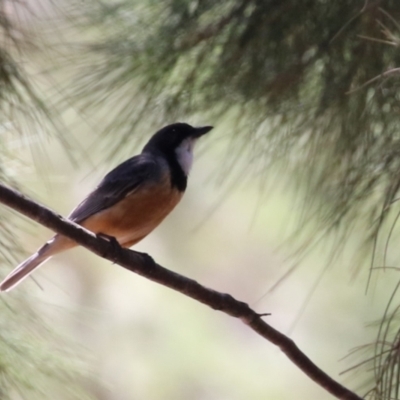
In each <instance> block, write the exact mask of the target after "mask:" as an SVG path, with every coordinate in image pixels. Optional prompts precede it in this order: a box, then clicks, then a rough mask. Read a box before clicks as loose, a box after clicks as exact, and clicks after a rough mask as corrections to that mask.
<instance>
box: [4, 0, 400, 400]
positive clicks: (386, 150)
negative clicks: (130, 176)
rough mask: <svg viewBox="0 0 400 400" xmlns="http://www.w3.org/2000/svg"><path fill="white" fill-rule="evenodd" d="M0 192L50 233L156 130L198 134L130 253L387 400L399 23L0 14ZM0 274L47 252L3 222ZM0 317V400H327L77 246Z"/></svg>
mask: <svg viewBox="0 0 400 400" xmlns="http://www.w3.org/2000/svg"><path fill="white" fill-rule="evenodd" d="M0 15H1V18H0V26H1V31H2V36H1V46H0V85H1V95H0V111H1V112H0V152H1V160H0V178H1V179H2V181H3V182H5V183H7V184H9V185H12V186H14V187H16V188H18V189H19V190H20V191H22V192H23V193H24V194H26V195H27V196H30V197H32V198H33V199H35V200H37V201H38V202H40V203H42V204H45V205H47V206H49V207H50V208H52V209H53V210H55V211H56V212H58V213H60V214H62V215H67V214H68V213H69V212H70V210H71V209H72V208H73V207H74V206H75V205H76V204H77V203H78V202H80V201H81V200H82V198H83V197H84V196H85V195H86V194H87V193H89V192H90V191H91V190H92V189H93V188H94V186H95V185H96V184H97V183H98V181H99V180H100V179H101V177H102V176H103V175H104V174H105V173H106V172H107V171H109V170H110V169H111V168H113V167H114V166H116V165H117V164H118V163H119V162H121V161H123V160H125V159H126V158H128V157H130V156H132V155H134V154H137V153H138V152H140V151H141V147H142V146H143V144H144V143H145V142H146V141H147V140H148V138H149V137H150V136H151V134H152V133H154V132H155V131H156V130H157V129H159V128H160V127H162V126H163V125H165V124H167V123H172V122H175V121H182V122H188V123H190V124H192V125H214V126H215V129H214V130H213V131H212V132H211V133H210V134H209V135H207V136H206V137H204V139H202V140H201V142H199V143H198V147H197V148H196V151H195V163H194V167H193V170H192V172H191V176H190V179H189V185H188V190H187V192H186V194H185V196H184V198H183V200H182V202H181V203H180V204H179V205H178V207H177V208H176V209H175V210H174V211H173V213H171V215H170V216H168V218H167V219H166V220H165V221H164V222H163V223H162V225H161V226H160V227H159V228H157V229H156V230H155V231H154V232H153V233H152V234H151V235H150V236H149V237H147V238H146V239H145V240H143V241H142V242H141V243H140V244H138V245H137V246H135V249H136V250H138V251H144V252H147V253H149V254H151V255H152V257H153V258H154V259H155V260H156V261H157V262H159V263H160V264H161V265H163V266H165V267H167V268H170V269H172V270H174V271H177V272H179V273H181V274H183V275H185V276H188V277H190V278H193V279H195V280H197V281H198V282H200V283H201V284H203V285H205V286H208V287H211V288H213V289H215V290H218V291H221V292H227V293H230V294H231V295H233V296H234V297H235V298H237V299H239V300H242V301H245V302H247V303H249V304H250V306H251V307H253V308H254V309H256V310H257V311H259V312H263V313H265V312H270V313H271V314H272V315H271V316H270V317H268V318H267V322H268V323H270V324H271V325H272V326H273V327H275V328H276V329H278V330H280V331H282V332H283V333H285V334H287V335H289V336H290V337H291V338H292V339H293V340H294V341H295V342H296V343H297V345H298V346H299V347H300V348H301V349H302V350H303V351H304V352H305V353H306V354H307V355H308V356H309V357H310V358H311V359H312V360H313V361H314V362H315V363H316V364H317V365H318V366H319V367H321V368H322V369H323V370H324V371H326V372H327V373H328V374H330V375H331V376H332V377H333V378H334V379H337V380H339V381H340V382H342V383H343V384H344V385H346V386H348V387H350V388H351V389H353V390H356V391H357V392H358V393H359V394H360V395H364V394H368V398H376V399H389V398H391V399H394V398H399V395H400V393H399V381H400V377H399V375H400V374H399V373H398V371H399V367H398V364H399V355H398V346H399V337H398V336H399V335H398V332H399V319H398V309H399V307H398V300H397V291H396V290H397V286H398V278H397V274H398V270H397V268H398V264H399V256H400V253H399V251H400V248H399V247H398V246H396V243H397V239H398V236H399V232H398V228H397V226H396V225H397V219H398V215H399V214H398V213H399V210H398V209H397V207H398V204H397V200H398V191H399V187H400V180H399V179H400V174H399V168H400V161H399V157H398V154H399V150H400V145H399V134H398V126H399V124H398V118H399V104H398V101H399V95H398V91H397V85H398V79H397V78H396V74H397V69H396V66H397V65H398V61H399V51H398V46H399V44H400V41H399V39H398V37H399V35H400V25H399V23H400V6H399V5H398V4H397V3H396V2H395V1H389V0H387V1H378V2H374V3H370V2H359V1H354V2H348V3H347V4H345V5H343V4H329V3H328V2H325V1H322V0H320V1H314V2H308V1H294V0H293V1H290V0H285V1H280V2H274V1H270V2H264V1H256V0H254V1H239V0H232V1H227V2H223V4H215V3H214V2H211V1H205V0H204V1H187V0H179V1H178V0H168V1H164V2H155V1H152V0H140V1H134V0H122V1H119V2H113V1H102V2H100V1H95V0H93V1H92V0H88V1H85V2H80V1H78V2H74V1H68V2H64V1H61V0H58V1H57V2H55V1H54V2H53V1H52V0H47V1H32V0H31V1H29V2H24V1H20V2H16V1H12V0H8V1H4V2H2V4H1V5H0ZM0 226H1V231H0V244H1V249H0V255H1V273H2V274H3V276H5V275H6V274H7V273H8V272H9V271H10V270H11V268H13V267H14V266H15V265H17V264H18V263H19V262H20V261H21V260H22V259H23V258H24V257H25V256H27V255H28V254H30V253H31V252H33V251H35V250H36V248H37V247H39V246H40V245H41V244H42V243H43V242H44V241H46V240H47V239H48V238H49V237H50V236H51V235H52V234H51V232H49V231H48V230H46V229H44V228H41V227H40V226H38V225H37V224H35V223H33V222H30V221H27V220H26V219H23V218H21V217H19V216H18V215H16V213H14V212H12V211H10V210H9V209H6V208H5V207H0ZM0 300H1V302H0V337H1V339H2V340H1V341H0V365H1V368H0V376H1V380H2V384H1V385H0V398H4V399H12V400H14V399H25V398H27V399H54V398H57V399H60V400H61V399H86V398H87V399H101V400H103V399H104V400H113V399H119V400H125V399H140V400H142V399H146V400H152V399H165V400H168V399H188V398H190V399H199V400H200V399H201V400H206V399H207V400H208V399H213V400H217V399H218V400H223V399H234V400H236V399H237V400H239V399H244V398H250V399H265V398H270V399H277V400H285V399H292V398H293V394H294V393H295V396H296V397H297V398H308V399H321V400H322V399H330V398H332V397H331V396H330V395H329V394H328V393H326V392H325V391H324V390H323V389H322V388H320V387H318V386H317V385H316V384H315V383H313V382H312V381H311V380H309V379H308V378H307V377H306V376H305V375H304V374H303V373H302V372H301V371H299V370H298V369H297V368H296V367H295V366H294V365H293V364H292V363H291V362H290V361H289V360H288V359H287V358H286V357H285V356H284V355H283V354H282V353H281V352H280V351H279V350H278V349H277V348H275V347H274V346H273V345H272V344H270V343H268V342H266V341H265V340H262V339H261V338H260V337H257V336H256V335H255V334H254V333H253V332H251V331H250V330H249V329H247V328H246V326H245V325H243V324H242V323H241V322H240V321H237V320H234V319H232V318H229V317H227V316H226V315H224V314H222V313H218V312H215V311H213V310H210V309H207V308H206V307H204V306H202V305H200V304H198V303H196V302H194V301H192V300H190V299H189V298H185V297H184V296H182V295H180V294H178V293H174V292H172V291H171V290H169V289H167V288H164V287H162V286H158V285H156V284H154V283H152V282H149V281H147V280H145V279H143V278H141V277H139V276H135V275H134V274H132V273H129V272H128V271H125V270H124V269H122V268H120V267H118V266H117V265H112V264H111V263H110V262H108V261H104V260H101V259H99V258H98V257H96V256H94V255H92V254H90V253H89V252H88V251H86V250H84V249H76V250H72V251H69V252H67V253H65V254H63V255H60V256H57V257H56V258H54V259H52V260H51V261H49V262H48V263H47V264H46V265H45V266H43V267H42V268H41V269H40V270H39V271H38V272H37V273H35V275H34V279H29V280H27V281H25V282H24V283H23V284H22V285H20V286H18V288H16V289H15V290H14V291H12V292H11V293H9V294H7V295H3V296H1V299H0Z"/></svg>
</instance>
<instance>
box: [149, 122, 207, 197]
mask: <svg viewBox="0 0 400 400" xmlns="http://www.w3.org/2000/svg"><path fill="white" fill-rule="evenodd" d="M212 128H213V127H212V126H203V127H200V128H195V127H193V126H190V125H188V124H184V123H176V124H172V125H168V126H165V127H164V128H162V129H161V130H159V131H158V132H156V133H155V134H154V135H153V137H152V138H151V139H150V140H149V141H148V143H147V144H146V146H144V148H143V153H152V154H155V155H158V156H162V157H163V158H164V159H165V160H166V161H167V163H168V165H169V167H170V172H171V185H172V186H173V187H176V188H177V189H178V190H179V191H182V192H183V191H184V190H185V189H186V184H187V176H188V174H189V171H190V168H191V165H192V161H193V148H194V144H195V142H196V139H198V138H199V137H200V136H203V135H204V134H206V133H207V132H209V131H210V130H211V129H212Z"/></svg>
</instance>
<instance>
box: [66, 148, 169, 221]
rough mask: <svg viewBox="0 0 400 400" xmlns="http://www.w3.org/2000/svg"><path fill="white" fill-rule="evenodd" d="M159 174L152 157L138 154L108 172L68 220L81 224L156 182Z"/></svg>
mask: <svg viewBox="0 0 400 400" xmlns="http://www.w3.org/2000/svg"><path fill="white" fill-rule="evenodd" d="M161 173H162V171H161V165H160V163H159V162H157V159H156V158H155V157H154V156H151V155H148V154H140V155H138V156H135V157H132V158H130V159H129V160H126V161H125V162H123V163H122V164H120V165H118V166H117V167H116V168H115V169H113V170H112V171H111V172H109V173H108V174H107V175H106V176H105V177H104V178H103V180H102V181H101V182H100V184H99V185H98V186H97V187H96V189H95V190H94V191H93V192H92V193H90V194H89V195H88V196H87V197H86V199H85V200H83V201H82V202H81V203H80V204H79V205H78V206H77V207H76V208H75V209H74V210H73V211H72V212H71V214H70V215H69V216H68V218H69V219H71V220H72V221H75V222H81V221H83V220H85V219H86V218H88V217H90V216H91V215H93V214H96V213H98V212H99V211H102V210H105V209H107V208H109V207H111V206H113V205H114V204H116V203H117V202H118V201H120V200H122V199H123V198H124V197H125V196H126V195H127V194H128V193H131V192H132V191H134V190H137V189H138V188H139V187H140V186H142V185H144V184H147V183H150V182H152V181H156V180H157V179H159V178H160V176H161Z"/></svg>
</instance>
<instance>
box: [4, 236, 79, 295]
mask: <svg viewBox="0 0 400 400" xmlns="http://www.w3.org/2000/svg"><path fill="white" fill-rule="evenodd" d="M74 246H75V243H73V242H71V241H70V240H68V239H66V238H65V237H63V236H55V237H54V238H53V239H52V240H50V241H48V242H47V243H46V244H45V245H44V246H43V247H41V248H40V249H39V250H38V251H37V252H36V253H35V254H33V255H31V256H30V257H29V258H28V259H26V260H25V261H24V262H22V263H21V264H19V265H18V267H16V268H15V269H14V270H13V271H11V272H10V273H9V274H8V275H7V276H6V277H5V279H4V280H3V282H1V283H0V291H1V292H8V291H9V290H11V289H13V288H14V287H15V286H17V285H18V284H19V283H21V282H22V281H23V280H24V279H25V278H27V277H28V276H29V275H30V274H31V273H32V272H33V271H34V270H35V269H36V268H38V267H40V266H41V265H42V264H44V263H45V262H46V261H48V260H49V259H50V258H51V257H52V256H53V255H54V254H56V253H59V252H61V251H64V250H67V249H69V248H70V247H74Z"/></svg>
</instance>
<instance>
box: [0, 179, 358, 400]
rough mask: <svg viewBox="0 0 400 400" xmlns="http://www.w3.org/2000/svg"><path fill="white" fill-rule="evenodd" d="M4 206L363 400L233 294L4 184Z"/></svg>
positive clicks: (335, 391)
mask: <svg viewBox="0 0 400 400" xmlns="http://www.w3.org/2000/svg"><path fill="white" fill-rule="evenodd" d="M0 203H3V204H5V205H7V206H9V207H10V208H12V209H14V210H16V211H18V212H20V213H21V214H23V215H25V216H27V217H28V218H30V219H32V220H34V221H36V222H38V223H39V224H41V225H43V226H45V227H47V228H49V229H51V230H53V231H54V232H57V233H59V234H62V235H64V236H67V237H68V238H70V239H73V240H74V241H75V242H77V243H79V244H80V245H82V246H83V247H86V248H87V249H88V250H90V251H92V252H93V253H95V254H97V255H98V256H100V257H102V258H105V259H107V260H110V261H112V262H114V263H116V264H119V265H120V266H121V267H124V268H126V269H128V270H129V271H131V272H134V273H137V274H139V275H141V276H143V277H145V278H147V279H150V280H152V281H153V282H157V283H159V284H161V285H163V286H167V287H169V288H171V289H173V290H176V291H178V292H180V293H182V294H184V295H186V296H188V297H191V298H192V299H194V300H197V301H199V302H201V303H203V304H205V305H207V306H209V307H211V308H213V309H214V310H219V311H222V312H224V313H225V314H228V315H230V316H232V317H235V318H239V319H241V320H242V321H243V322H244V323H245V324H246V325H248V326H249V327H250V328H251V329H252V330H253V331H255V332H257V333H258V334H259V335H260V336H262V337H263V338H265V339H266V340H268V341H270V342H271V343H273V344H275V345H276V346H278V347H279V348H280V349H281V350H282V351H283V353H285V354H286V356H287V357H288V358H289V359H290V360H291V361H292V362H293V363H294V364H295V365H296V366H297V367H298V368H300V369H301V370H302V371H303V372H304V373H305V374H306V375H307V376H308V377H309V378H311V379H312V380H313V381H314V382H316V383H317V384H318V385H319V386H321V387H323V388H324V389H325V390H327V391H328V392H329V393H331V394H332V395H333V396H335V397H336V398H338V399H342V400H362V399H361V397H359V396H358V395H356V394H355V393H354V392H352V391H350V390H349V389H347V388H345V387H344V386H342V385H341V384H340V383H339V382H337V381H335V380H334V379H332V378H331V377H330V376H329V375H327V374H326V373H325V372H324V371H322V370H321V369H320V368H319V367H317V366H316V365H315V364H314V363H313V362H312V361H311V360H310V359H309V358H308V357H307V356H306V355H305V354H304V353H303V352H302V351H301V350H300V349H299V348H298V347H297V345H296V344H295V343H294V342H293V341H292V340H291V339H290V338H288V337H287V336H285V335H283V334H282V333H280V332H279V331H277V330H276V329H274V328H273V327H272V326H270V325H268V324H267V323H266V322H264V321H263V320H262V319H261V316H262V315H260V314H258V313H256V312H255V311H254V310H252V309H251V308H250V307H249V306H248V305H247V304H246V303H243V302H241V301H238V300H236V299H234V298H233V297H232V296H231V295H229V294H226V293H220V292H217V291H215V290H212V289H209V288H206V287H204V286H202V285H200V284H199V283H197V282H196V281H194V280H192V279H189V278H186V277H185V276H182V275H180V274H177V273H176V272H173V271H170V270H168V269H166V268H164V267H162V266H161V265H158V264H157V263H155V262H154V260H153V259H152V258H151V257H150V256H149V255H147V254H144V253H139V252H136V251H132V250H129V249H126V248H122V247H117V246H116V245H115V243H113V242H110V241H108V240H106V239H104V238H102V237H98V236H96V235H95V234H93V233H92V232H90V231H88V230H86V229H84V228H82V227H81V226H79V225H77V224H75V223H74V222H71V221H69V220H67V219H65V218H63V217H61V216H59V215H57V214H55V213H54V212H53V211H51V210H50V209H48V208H46V207H43V206H41V205H39V204H38V203H36V202H34V201H32V200H30V199H28V198H26V197H25V196H23V195H22V194H20V193H18V192H17V191H15V190H13V189H10V188H8V187H6V186H4V185H2V184H0Z"/></svg>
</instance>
